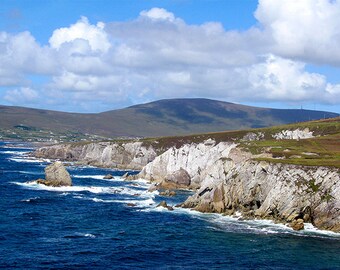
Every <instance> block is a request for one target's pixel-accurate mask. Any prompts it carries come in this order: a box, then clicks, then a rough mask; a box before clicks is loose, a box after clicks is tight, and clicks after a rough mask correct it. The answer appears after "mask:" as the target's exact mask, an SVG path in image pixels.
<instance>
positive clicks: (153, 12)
mask: <svg viewBox="0 0 340 270" xmlns="http://www.w3.org/2000/svg"><path fill="white" fill-rule="evenodd" d="M140 16H141V17H143V18H147V19H151V20H164V21H171V22H173V21H174V20H175V16H174V14H173V13H171V12H168V11H167V10H165V9H164V8H152V9H150V10H143V11H142V12H141V13H140Z"/></svg>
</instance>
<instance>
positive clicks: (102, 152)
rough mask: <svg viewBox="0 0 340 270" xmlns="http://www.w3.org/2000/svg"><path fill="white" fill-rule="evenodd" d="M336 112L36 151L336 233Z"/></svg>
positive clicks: (235, 209)
mask: <svg viewBox="0 0 340 270" xmlns="http://www.w3.org/2000/svg"><path fill="white" fill-rule="evenodd" d="M339 140H340V122H339V119H334V120H324V121H321V122H320V121H319V122H308V123H302V124H301V123H300V124H297V125H293V126H287V127H285V128H282V127H273V128H267V129H261V130H251V131H235V132H228V133H225V132H224V133H211V134H200V135H192V136H185V137H167V138H158V139H146V140H142V141H137V142H127V143H118V142H116V143H114V142H102V143H89V144H65V145H56V146H52V147H45V148H41V149H38V150H37V151H36V152H35V156H38V157H45V158H55V159H62V160H69V161H80V162H81V163H85V164H91V165H96V166H105V167H117V168H124V169H137V170H141V172H140V173H139V175H138V177H141V178H144V179H148V180H150V181H152V182H154V183H155V187H156V188H163V189H174V188H190V189H193V190H196V193H195V194H194V195H193V196H191V197H189V198H188V199H187V200H186V201H185V202H184V203H183V204H182V205H181V206H182V207H186V208H192V209H195V210H198V211H201V212H216V213H222V214H226V215H233V214H236V213H241V214H242V216H243V217H244V218H261V219H273V220H275V221H278V222H283V223H289V224H291V226H292V227H294V226H295V225H294V224H298V228H302V226H303V224H302V226H301V223H302V222H303V221H304V222H311V223H312V224H314V225H315V226H316V227H318V228H320V229H327V230H332V231H335V232H340V176H339V170H340V161H339V154H340V149H339V147H340V145H339Z"/></svg>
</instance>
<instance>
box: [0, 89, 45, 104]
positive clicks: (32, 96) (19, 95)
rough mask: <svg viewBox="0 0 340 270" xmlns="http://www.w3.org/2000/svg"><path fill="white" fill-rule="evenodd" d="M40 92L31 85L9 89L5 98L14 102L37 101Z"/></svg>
mask: <svg viewBox="0 0 340 270" xmlns="http://www.w3.org/2000/svg"><path fill="white" fill-rule="evenodd" d="M38 97H39V94H38V92H37V91H35V90H33V89H31V88H29V87H21V88H19V89H12V90H8V91H7V92H6V94H5V97H4V98H5V100H7V101H9V102H10V103H13V104H25V103H31V104H32V103H35V102H36V101H37V98H38Z"/></svg>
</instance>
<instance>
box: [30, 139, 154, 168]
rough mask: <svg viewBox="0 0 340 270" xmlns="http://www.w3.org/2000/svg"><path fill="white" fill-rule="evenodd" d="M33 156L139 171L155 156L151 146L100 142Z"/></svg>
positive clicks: (65, 146) (44, 150)
mask: <svg viewBox="0 0 340 270" xmlns="http://www.w3.org/2000/svg"><path fill="white" fill-rule="evenodd" d="M33 155H34V156H36V157H39V158H50V159H60V160H64V161H77V162H79V163H82V164H88V165H93V166H103V167H111V168H120V169H131V170H141V169H142V168H143V166H145V165H146V164H147V163H149V162H150V161H152V160H153V159H154V158H155V157H156V155H157V154H156V152H155V150H154V149H153V147H152V146H148V147H146V146H143V145H142V143H141V142H129V143H121V144H119V143H113V142H100V143H86V144H81V143H78V144H59V145H53V146H47V147H42V148H39V149H37V150H36V151H35V152H34V153H33Z"/></svg>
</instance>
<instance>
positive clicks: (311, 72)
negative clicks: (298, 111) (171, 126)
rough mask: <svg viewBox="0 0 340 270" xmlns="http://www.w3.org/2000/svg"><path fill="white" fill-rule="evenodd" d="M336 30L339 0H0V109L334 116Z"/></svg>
mask: <svg viewBox="0 0 340 270" xmlns="http://www.w3.org/2000/svg"><path fill="white" fill-rule="evenodd" d="M339 29H340V1H339V0H337V1H334V0H333V1H329V0H299V1H292V0H286V1H276V0H261V1H259V2H258V1H254V0H230V1H225V0H171V1H170V0H168V1H165V0H164V1H162V0H116V1H109V0H99V1H98V0H97V1H94V0H92V1H90V0H84V1H67V0H55V1H46V0H45V1H43V0H32V1H28V0H22V1H18V0H17V1H13V0H2V1H1V6H0V104H4V105H16V106H26V107H35V108H44V109H53V110H64V111H73V112H100V111H105V110H110V109H116V108H122V107H126V106H129V105H133V104H137V103H144V102H149V101H153V100H157V99H163V98H185V97H205V98H212V99H219V100H225V101H230V102H236V103H241V104H249V105H254V106H262V107H275V108H300V107H301V106H302V107H303V108H306V109H317V110H328V111H334V112H338V113H340V76H339V74H340V73H339V67H340V30H339Z"/></svg>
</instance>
